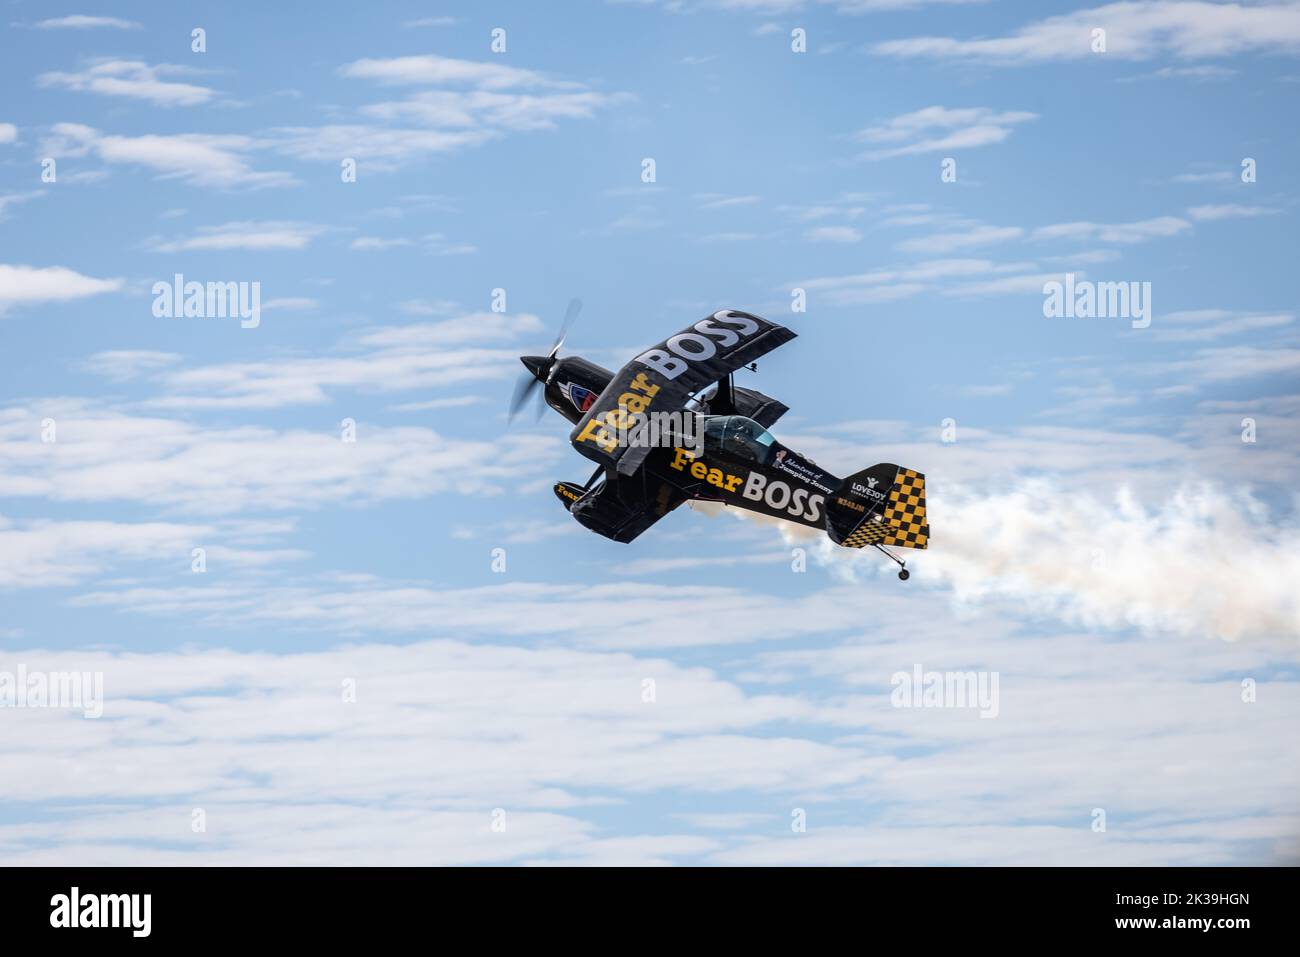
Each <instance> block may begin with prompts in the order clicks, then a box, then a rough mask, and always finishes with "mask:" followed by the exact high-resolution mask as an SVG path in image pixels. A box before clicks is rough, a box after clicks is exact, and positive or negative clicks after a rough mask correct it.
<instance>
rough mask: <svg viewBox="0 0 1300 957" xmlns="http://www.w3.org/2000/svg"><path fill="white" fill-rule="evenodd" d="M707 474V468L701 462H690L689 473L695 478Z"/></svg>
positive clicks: (700, 477)
mask: <svg viewBox="0 0 1300 957" xmlns="http://www.w3.org/2000/svg"><path fill="white" fill-rule="evenodd" d="M708 474H709V469H708V467H707V466H706V465H705V464H704V463H703V462H692V463H691V475H693V476H695V478H697V479H702V478H704V477H705V476H706V475H708Z"/></svg>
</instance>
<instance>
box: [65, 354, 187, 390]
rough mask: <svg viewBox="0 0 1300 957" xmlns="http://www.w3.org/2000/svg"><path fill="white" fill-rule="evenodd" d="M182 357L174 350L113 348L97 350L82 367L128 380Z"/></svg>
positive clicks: (96, 373) (117, 379)
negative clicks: (105, 350) (104, 350)
mask: <svg viewBox="0 0 1300 957" xmlns="http://www.w3.org/2000/svg"><path fill="white" fill-rule="evenodd" d="M180 361H181V357H180V356H179V355H177V354H176V353H174V352H157V351H151V350H145V349H134V350H131V349H113V350H109V351H107V352H96V353H95V354H94V355H92V356H90V357H89V358H87V359H85V360H84V361H82V362H81V364H80V365H81V368H82V369H85V370H86V371H87V372H90V373H92V374H94V375H100V376H103V377H104V378H106V379H110V380H112V381H114V382H127V381H130V380H132V379H138V378H139V377H140V376H142V375H146V374H148V373H150V372H156V371H157V370H158V369H164V368H166V367H167V366H170V365H175V364H176V363H178V362H180Z"/></svg>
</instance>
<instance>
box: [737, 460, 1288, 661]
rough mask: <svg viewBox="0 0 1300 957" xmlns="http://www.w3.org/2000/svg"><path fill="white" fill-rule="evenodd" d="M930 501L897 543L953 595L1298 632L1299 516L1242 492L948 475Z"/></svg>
mask: <svg viewBox="0 0 1300 957" xmlns="http://www.w3.org/2000/svg"><path fill="white" fill-rule="evenodd" d="M928 506H929V519H930V528H931V538H930V549H929V550H928V551H925V552H912V551H908V550H906V549H900V550H898V553H899V554H900V555H901V556H902V557H904V558H906V559H907V560H908V568H909V569H912V570H913V571H914V573H915V574H914V577H913V584H915V583H918V582H929V583H931V584H936V585H941V586H945V587H947V588H948V589H950V590H951V591H952V593H953V595H954V597H955V599H956V600H957V601H959V602H967V603H971V602H980V601H985V600H1001V601H1010V602H1013V603H1019V604H1021V605H1022V606H1023V607H1024V608H1025V610H1026V611H1029V612H1030V613H1034V614H1046V615H1051V616H1054V617H1058V618H1060V619H1062V620H1064V621H1067V622H1070V623H1072V624H1079V625H1083V626H1086V627H1104V628H1119V627H1124V626H1136V627H1139V628H1143V629H1158V630H1164V631H1172V632H1176V633H1179V634H1184V635H1189V636H1197V635H1199V636H1206V637H1209V636H1213V637H1218V638H1222V639H1225V640H1228V641H1236V640H1239V639H1246V638H1267V637H1274V638H1277V637H1283V638H1288V639H1292V640H1297V639H1300V526H1297V524H1296V522H1295V521H1294V519H1291V520H1288V521H1286V522H1279V521H1278V520H1277V519H1275V518H1273V517H1271V516H1270V510H1269V509H1268V507H1267V506H1266V505H1264V503H1262V502H1260V501H1259V500H1258V499H1256V498H1253V497H1251V496H1250V495H1249V494H1247V493H1244V492H1240V493H1231V494H1230V493H1228V492H1226V491H1225V490H1223V489H1222V488H1220V487H1216V486H1213V485H1208V484H1205V485H1197V486H1184V487H1182V488H1179V489H1178V490H1177V491H1176V492H1174V494H1173V495H1172V496H1171V497H1170V498H1169V499H1168V500H1167V501H1165V502H1164V503H1163V504H1161V505H1159V506H1156V507H1151V506H1147V505H1143V504H1141V503H1139V502H1138V501H1137V500H1136V499H1135V498H1134V497H1133V496H1132V495H1131V494H1129V492H1128V491H1127V490H1126V489H1120V490H1119V491H1118V492H1117V493H1116V495H1115V497H1114V499H1113V500H1111V501H1109V502H1107V501H1104V500H1101V499H1098V498H1096V497H1094V496H1092V495H1090V494H1088V493H1084V492H1078V491H1070V490H1066V489H1064V488H1063V487H1062V486H1061V485H1060V484H1058V483H1054V482H1049V481H1046V480H1038V481H1029V482H1024V483H1022V484H1020V485H1019V486H1017V487H1016V488H1014V489H1013V490H1011V491H1006V492H1001V493H989V492H986V491H977V490H974V489H971V488H969V487H960V488H949V489H947V490H946V491H945V493H944V494H943V495H941V496H940V495H934V494H933V493H932V494H931V496H930V497H929V501H928ZM735 511H736V512H737V513H738V514H744V515H745V516H746V517H749V513H741V512H740V510H738V509H737V510H735ZM783 533H784V529H783ZM817 558H818V560H819V561H821V562H822V563H823V564H826V565H828V566H829V567H831V568H834V569H836V570H838V571H839V572H841V573H843V574H846V575H849V576H854V575H856V574H857V573H858V572H859V571H860V570H862V569H864V568H865V567H871V568H872V569H873V570H876V571H877V573H879V570H880V569H883V572H885V573H888V572H892V571H893V566H892V565H890V564H888V563H885V562H883V559H882V557H881V556H880V555H878V554H877V553H876V552H875V551H874V550H871V549H867V550H863V551H857V550H849V549H845V548H840V547H839V546H836V545H833V544H831V542H830V540H829V539H825V538H824V537H823V543H822V545H820V546H819V547H818V550H817Z"/></svg>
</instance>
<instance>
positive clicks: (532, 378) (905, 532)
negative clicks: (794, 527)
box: [510, 300, 930, 580]
mask: <svg viewBox="0 0 1300 957" xmlns="http://www.w3.org/2000/svg"><path fill="white" fill-rule="evenodd" d="M580 308H581V304H580V303H579V302H578V301H577V300H574V301H573V302H571V303H570V304H569V310H568V313H567V314H566V316H565V320H564V323H563V325H562V326H561V329H560V334H559V335H558V336H557V338H556V341H555V345H554V346H553V348H552V349H551V351H550V353H549V354H548V355H546V356H521V357H520V359H521V361H522V362H523V364H524V365H525V366H526V367H527V369H528V373H527V374H526V375H524V376H523V377H522V378H521V379H520V382H519V384H518V385H517V387H516V389H515V395H514V397H513V400H512V402H511V407H510V415H511V417H512V418H513V417H514V415H515V414H516V413H518V411H519V410H520V409H521V408H522V407H523V406H524V405H525V404H526V403H527V402H528V400H529V397H530V396H531V395H532V394H533V393H534V392H535V391H536V389H537V386H538V385H539V384H540V385H542V386H543V387H544V388H543V391H542V396H543V397H544V399H545V401H546V404H547V405H549V406H550V407H551V408H552V409H554V410H555V411H556V412H558V413H560V415H562V416H564V417H565V418H566V419H568V420H569V421H570V422H573V423H575V426H574V429H573V431H572V433H570V435H569V441H570V442H572V443H573V447H574V448H575V449H577V450H578V451H579V452H580V453H582V454H583V455H585V456H586V457H587V458H589V459H591V460H592V461H594V462H595V463H596V470H595V472H593V473H592V476H591V478H590V479H588V480H587V482H586V484H584V485H579V484H577V483H575V482H557V483H556V485H555V494H556V496H557V497H558V498H559V499H560V501H561V502H562V503H563V504H564V506H565V508H567V509H568V510H569V513H570V514H571V515H572V516H573V517H574V518H576V519H577V520H578V521H579V522H580V523H581V524H582V525H585V526H586V527H587V528H589V529H591V530H592V531H594V532H597V533H599V534H601V535H604V536H605V537H606V538H611V539H613V540H614V541H616V542H630V541H632V540H633V539H634V538H636V537H637V536H638V535H640V534H641V533H642V532H644V531H645V530H646V529H647V528H649V527H650V526H651V525H653V524H654V523H655V522H657V521H658V520H659V519H661V518H662V517H663V516H665V515H667V514H668V513H669V512H671V511H672V510H673V509H675V508H676V507H677V506H679V505H681V504H682V502H685V501H687V500H690V499H700V500H704V501H714V502H722V503H723V504H726V505H733V506H737V507H739V508H744V509H748V510H749V511H752V512H758V513H760V514H762V515H767V516H771V517H773V518H777V519H782V520H784V521H788V522H794V523H796V524H799V525H806V526H809V527H811V528H817V529H821V528H824V529H825V530H826V532H827V534H828V535H829V536H830V538H831V541H833V542H836V543H837V544H839V545H843V546H845V547H848V548H864V547H866V546H868V545H870V546H872V547H874V548H878V549H879V550H880V551H881V552H883V553H884V554H885V555H887V556H889V558H891V559H892V560H893V561H895V562H897V563H898V566H899V572H898V577H899V578H901V579H903V580H906V579H907V577H908V572H907V563H906V562H904V561H903V560H902V559H900V558H898V557H897V556H895V555H893V554H892V553H890V552H889V551H887V550H886V546H898V547H901V548H925V547H926V543H927V541H928V539H929V536H930V526H929V525H928V524H927V523H926V517H925V476H924V475H921V474H920V473H919V472H916V471H914V470H912V469H906V468H902V467H900V466H897V465H893V464H889V463H882V464H880V465H873V466H871V467H870V468H868V469H864V470H863V471H861V472H857V473H855V474H853V475H850V476H849V477H848V478H845V479H840V478H837V477H835V476H834V475H832V474H831V473H829V472H827V471H826V470H825V469H823V468H821V467H820V466H818V465H817V464H816V463H814V462H812V461H811V460H810V459H807V458H804V457H803V456H802V455H800V454H799V453H797V452H795V451H794V450H793V449H790V448H787V447H786V446H784V445H782V444H781V443H780V442H778V441H777V440H776V438H775V437H774V436H773V435H772V433H771V432H769V431H768V427H769V426H771V425H772V424H773V423H774V422H776V421H777V419H779V418H780V417H781V416H782V415H784V414H785V413H786V412H787V411H788V407H787V406H786V405H785V404H784V403H782V402H779V401H777V400H776V399H773V398H771V397H770V396H766V395H764V394H763V393H761V392H758V391H755V390H753V389H746V388H742V387H740V386H737V385H735V383H734V381H733V373H735V372H736V371H737V370H739V369H742V368H750V369H753V368H755V366H754V362H755V360H756V359H758V358H759V357H760V356H763V355H765V354H766V353H768V352H771V351H772V350H773V349H775V348H776V347H777V346H780V345H782V344H783V343H786V342H789V341H790V340H791V339H793V338H795V333H794V332H792V331H791V330H789V329H787V328H785V327H784V326H779V325H777V324H776V323H774V322H770V321H768V320H766V319H762V318H760V317H758V316H755V315H751V314H749V313H746V312H739V311H737V310H734V309H723V310H720V311H718V312H715V313H714V314H713V315H711V316H708V317H707V318H705V319H702V320H700V321H699V322H697V323H694V324H693V325H691V326H688V327H687V328H686V329H684V330H682V331H681V332H679V333H678V334H677V335H675V336H671V337H670V338H668V339H666V340H664V341H663V342H661V343H659V344H658V345H656V346H653V347H652V348H650V349H647V350H645V351H644V352H642V353H641V354H639V355H638V356H636V358H634V359H632V361H631V362H629V363H627V365H625V366H623V368H622V369H620V370H619V371H618V372H610V371H609V370H608V369H604V368H602V367H600V366H598V365H596V364H595V363H593V362H588V361H587V360H586V359H583V358H581V357H579V356H566V357H565V358H559V357H558V353H559V350H560V346H561V345H563V343H564V337H565V334H566V332H567V330H568V328H569V326H570V324H571V323H572V321H573V319H574V317H575V316H576V315H577V313H578V310H579V309H580ZM539 415H540V406H539Z"/></svg>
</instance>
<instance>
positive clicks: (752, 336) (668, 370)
mask: <svg viewBox="0 0 1300 957" xmlns="http://www.w3.org/2000/svg"><path fill="white" fill-rule="evenodd" d="M794 337H795V334H794V333H793V332H792V331H791V330H789V329H787V328H785V327H784V326H779V325H777V324H776V323H774V322H769V321H768V320H766V319H762V318H760V317H758V316H753V315H750V314H749V313H747V312H737V311H736V310H734V309H722V310H720V311H718V312H715V313H714V314H713V315H711V316H709V317H708V318H706V319H701V320H700V321H699V322H697V323H695V324H694V325H691V326H688V327H687V328H686V329H683V330H682V331H681V332H679V333H678V334H677V335H675V336H670V337H669V338H667V339H665V340H664V341H663V342H661V343H659V344H658V345H657V346H654V347H652V348H650V349H647V350H646V351H645V352H643V353H641V354H640V355H639V356H637V357H636V358H635V359H633V360H632V361H631V362H629V363H628V364H627V365H625V366H623V368H622V369H620V370H619V371H618V373H617V374H616V375H615V376H614V378H613V379H612V380H610V383H609V385H608V386H606V387H605V391H604V392H602V393H601V394H600V396H599V397H598V398H597V399H596V401H595V402H594V403H592V406H591V408H590V409H588V410H587V413H586V414H585V415H584V416H583V417H582V418H581V419H579V420H578V424H577V425H576V426H574V429H573V432H572V433H570V435H569V441H570V442H572V443H573V447H574V448H575V449H577V450H578V451H579V452H581V453H582V454H583V455H585V456H586V457H587V458H589V459H591V460H592V461H593V462H599V463H600V464H601V465H604V466H606V467H609V466H616V467H617V470H618V472H619V473H621V474H623V475H630V474H632V473H633V472H635V471H636V469H637V468H638V467H640V465H641V463H642V462H643V461H645V457H646V455H648V454H649V452H650V448H649V446H644V445H636V444H633V445H629V438H630V437H631V436H632V435H634V434H635V432H636V430H637V429H638V428H639V427H640V426H641V425H642V424H643V423H644V421H645V419H644V416H643V415H642V413H645V414H649V413H652V412H677V411H680V410H682V409H684V408H685V407H686V400H687V398H688V397H689V396H690V394H691V393H692V392H697V391H699V390H700V389H702V388H704V387H705V386H706V385H709V384H710V383H712V382H717V381H718V380H719V379H721V378H722V377H723V376H725V375H728V374H729V373H731V372H734V371H735V370H736V369H739V368H740V367H741V366H745V365H748V364H749V363H751V362H753V361H754V360H756V359H757V358H758V357H759V356H762V355H766V354H767V353H769V352H771V351H772V350H773V349H775V348H776V347H777V346H779V345H781V344H782V343H785V342H789V341H790V340H791V339H793V338H794Z"/></svg>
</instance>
